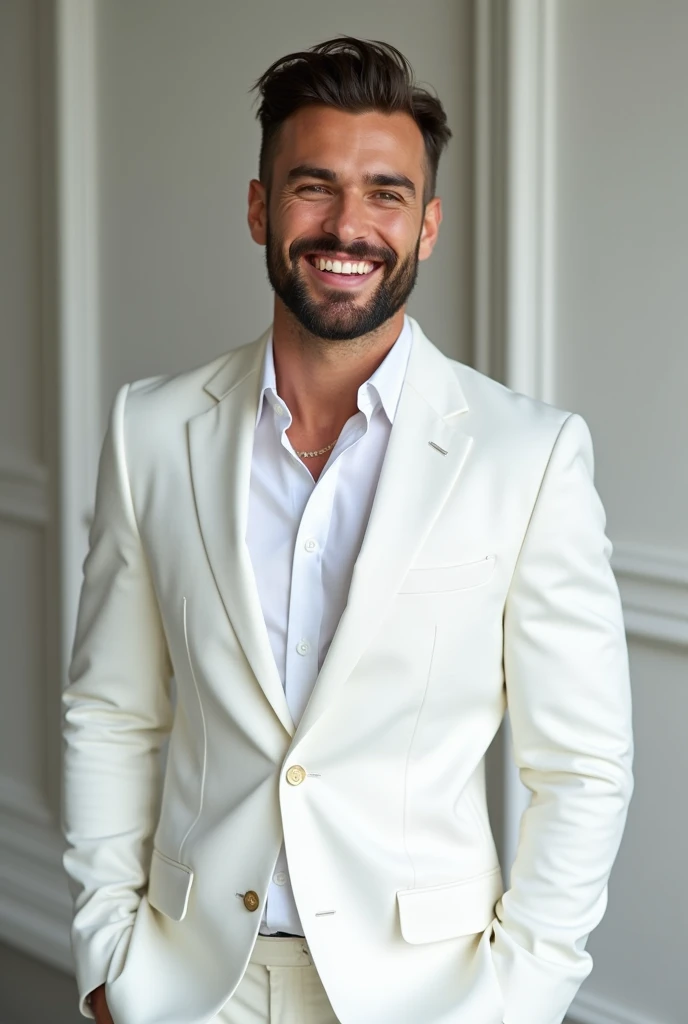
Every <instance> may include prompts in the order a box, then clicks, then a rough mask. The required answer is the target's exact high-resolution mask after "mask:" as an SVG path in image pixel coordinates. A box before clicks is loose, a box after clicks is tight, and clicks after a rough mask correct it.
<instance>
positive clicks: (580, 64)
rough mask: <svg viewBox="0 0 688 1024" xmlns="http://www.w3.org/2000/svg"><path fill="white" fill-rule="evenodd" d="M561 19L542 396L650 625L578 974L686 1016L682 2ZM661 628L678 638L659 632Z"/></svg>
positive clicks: (687, 155) (647, 1016)
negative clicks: (582, 442) (565, 418)
mask: <svg viewBox="0 0 688 1024" xmlns="http://www.w3.org/2000/svg"><path fill="white" fill-rule="evenodd" d="M557 20H558V27H557V44H556V45H557V59H556V62H555V66H556V68H557V73H556V74H557V82H556V94H557V106H556V110H557V126H556V133H557V139H558V145H557V150H556V167H557V170H556V230H555V237H556V246H555V253H554V255H555V266H556V270H555V282H556V290H555V298H554V309H555V318H554V330H555V339H556V351H555V367H556V373H555V381H556V398H557V400H558V401H560V402H561V404H563V405H564V406H565V407H568V408H573V409H577V410H578V411H580V412H582V413H583V415H585V416H586V418H587V420H588V422H589V424H590V426H591V429H592V431H593V437H594V438H595V441H596V461H597V473H598V480H599V487H600V491H601V493H602V496H603V499H604V501H605V504H606V507H607V512H608V521H609V533H610V536H611V538H612V540H613V541H614V543H615V545H616V555H617V566H618V568H619V569H620V573H619V578H620V583H621V586H622V589H623V591H624V594H625V596H626V599H627V604H629V605H631V606H633V605H635V609H634V608H633V607H631V608H629V612H630V614H629V615H628V616H627V621H628V624H629V626H630V627H631V629H633V626H634V625H635V626H637V627H638V628H637V629H633V632H634V633H637V632H639V631H641V632H644V633H645V634H646V635H644V636H638V635H633V636H632V637H631V644H630V649H631V670H632V678H633V694H634V721H635V729H636V747H637V755H636V791H635V796H634V800H633V803H632V805H631V810H630V814H629V820H628V827H627V831H626V836H625V840H624V843H623V846H622V849H621V852H620V855H619V860H618V863H617V868H616V870H615V872H614V876H613V879H612V885H611V887H610V902H609V909H608V912H607V916H606V917H605V919H604V921H603V923H602V925H601V926H600V928H599V929H598V930H597V931H596V932H595V933H594V934H593V936H592V937H591V940H590V944H589V949H590V951H591V953H592V955H593V958H594V960H595V961H596V971H595V973H594V975H593V976H591V978H590V980H589V983H587V986H584V988H586V987H588V988H589V990H590V991H591V992H593V993H598V994H599V995H600V996H601V997H603V998H604V999H606V1000H611V1001H612V1003H613V1004H614V1005H617V1006H620V1007H622V1008H624V1012H625V1013H627V1014H628V1017H627V1018H625V1017H624V1018H622V1019H628V1020H631V1019H632V1020H633V1021H635V1020H636V1019H637V1020H638V1021H647V1022H649V1021H653V1022H654V1021H660V1022H662V1024H670V1022H671V1024H679V1022H683V1021H685V1020H686V1017H687V1014H688V1011H687V1009H686V1002H687V1000H686V996H687V995H688V985H687V983H686V968H685V954H686V951H688V943H687V941H686V919H687V918H688V898H687V897H686V886H685V872H686V865H687V864H688V816H687V815H686V813H685V808H686V806H687V803H688V793H687V788H688V757H687V754H686V743H685V728H684V723H685V722H686V720H688V685H686V682H687V670H688V649H687V647H686V644H688V465H687V458H688V456H687V453H688V414H687V409H688V402H687V398H686V385H687V384H688V288H687V284H688V256H687V245H688V190H687V187H686V183H687V182H688V132H687V131H686V126H687V125H688V100H687V97H688V60H687V59H686V58H687V56H688V5H687V4H686V3H685V2H683V0H660V2H657V3H650V2H648V0H604V3H599V2H594V0H578V2H575V3H574V2H570V0H568V2H567V0H560V2H559V4H558V15H557ZM663 607H664V608H666V614H665V615H664V617H663V618H664V621H663V622H662V614H661V610H662V608H663ZM634 612H635V613H634ZM643 612H644V613H645V615H644V617H643ZM658 613H659V614H658ZM653 622H654V628H653ZM643 625H644V626H645V628H644V629H642V628H641V627H643ZM648 627H649V628H648ZM663 631H664V633H668V634H669V635H671V636H673V637H674V638H675V639H676V640H677V641H678V638H680V637H681V636H683V643H682V644H680V643H678V642H676V643H675V644H672V645H668V644H666V643H664V642H661V638H662V633H663ZM653 633H654V635H653ZM634 1014H636V1015H639V1016H637V1017H636V1016H633V1015H634Z"/></svg>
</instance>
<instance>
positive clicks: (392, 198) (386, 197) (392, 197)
mask: <svg viewBox="0 0 688 1024" xmlns="http://www.w3.org/2000/svg"><path fill="white" fill-rule="evenodd" d="M375 195H376V196H377V198H378V199H382V200H383V202H385V203H396V202H399V201H400V200H401V196H399V195H397V194H396V192H376V193H375Z"/></svg>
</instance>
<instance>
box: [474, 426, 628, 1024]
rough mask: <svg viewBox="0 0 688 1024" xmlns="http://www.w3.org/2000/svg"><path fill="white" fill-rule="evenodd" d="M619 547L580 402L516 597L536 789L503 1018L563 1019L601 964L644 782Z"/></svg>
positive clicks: (507, 933) (521, 864) (504, 924)
mask: <svg viewBox="0 0 688 1024" xmlns="http://www.w3.org/2000/svg"><path fill="white" fill-rule="evenodd" d="M610 554H611V544H610V542H609V540H608V539H607V537H606V535H605V514H604V510H603V508H602V504H601V502H600V499H599V497H598V494H597V492H596V490H595V487H594V484H593V449H592V441H591V438H590V433H589V431H588V428H587V426H586V424H585V422H584V420H583V419H582V418H581V417H580V416H578V415H575V414H574V415H572V416H570V417H569V418H568V419H567V420H566V422H565V423H564V425H563V427H562V429H561V431H560V433H559V436H558V438H557V441H556V443H555V445H554V448H553V450H552V453H551V456H550V459H549V463H548V465H547V469H546V471H545V474H544V477H543V480H542V483H541V487H540V491H539V495H538V498H537V501H536V504H535V507H534V510H533V513H532V516H531V519H530V523H529V526H528V529H527V532H526V535H525V539H524V542H523V545H522V548H521V552H520V555H519V558H518V561H517V564H516V568H515V572H514V576H513V580H512V584H511V587H510V591H509V595H508V598H507V603H506V609H505V618H504V670H505V678H506V687H507V700H508V708H509V718H510V722H511V730H512V735H513V750H514V758H515V761H516V764H517V766H518V770H519V775H520V778H521V781H522V782H523V784H524V785H525V786H526V787H527V788H528V789H529V790H530V792H531V799H530V804H529V806H528V807H527V808H526V810H525V812H524V814H523V817H522V819H521V823H520V829H519V839H518V845H517V852H516V857H515V860H514V863H513V866H512V869H511V875H510V879H509V885H508V886H507V889H506V891H505V893H504V894H503V896H502V898H501V899H500V900H499V902H498V903H497V906H496V909H495V914H496V920H495V921H494V937H493V947H492V948H493V957H494V962H495V966H496V969H497V974H498V976H499V980H500V983H501V986H502V990H503V995H504V999H505V1007H506V1009H505V1017H504V1021H505V1024H560V1022H561V1021H562V1019H563V1017H564V1015H565V1013H566V1011H567V1009H568V1007H569V1005H570V1003H571V1001H572V1000H573V997H574V996H575V994H576V991H577V990H578V988H579V986H580V984H581V982H582V981H583V980H584V979H585V978H586V977H587V976H588V974H589V973H590V971H591V970H592V958H591V956H590V954H589V953H586V952H585V945H586V942H587V939H588V936H589V934H590V932H591V931H592V930H593V929H594V928H595V927H596V926H597V925H598V924H599V922H600V920H601V919H602V916H603V914H604V912H605V909H606V904H607V882H608V878H609V874H610V872H611V869H612V865H613V863H614V860H615V858H616V855H617V852H618V849H619V845H620V842H621V836H622V833H623V830H624V826H625V821H626V815H627V811H628V805H629V801H630V798H631V795H632V792H633V776H632V768H631V766H632V758H633V736H632V723H631V691H630V682H629V674H628V656H627V649H626V640H625V633H624V624H623V616H622V611H621V602H620V599H619V593H618V589H617V586H616V582H615V579H614V576H613V574H612V571H611V568H610V564H609V557H610Z"/></svg>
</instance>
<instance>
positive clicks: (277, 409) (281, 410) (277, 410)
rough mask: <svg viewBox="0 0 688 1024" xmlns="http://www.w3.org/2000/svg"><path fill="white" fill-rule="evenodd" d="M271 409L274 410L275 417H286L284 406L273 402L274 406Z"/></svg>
mask: <svg viewBox="0 0 688 1024" xmlns="http://www.w3.org/2000/svg"><path fill="white" fill-rule="evenodd" d="M272 408H273V409H274V410H275V415H276V416H286V415H287V410H286V409H285V408H284V406H283V405H279V404H278V403H277V402H275V404H274V405H273V407H272Z"/></svg>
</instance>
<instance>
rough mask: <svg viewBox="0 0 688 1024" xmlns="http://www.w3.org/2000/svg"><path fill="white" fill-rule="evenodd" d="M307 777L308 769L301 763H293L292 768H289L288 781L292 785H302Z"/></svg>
mask: <svg viewBox="0 0 688 1024" xmlns="http://www.w3.org/2000/svg"><path fill="white" fill-rule="evenodd" d="M305 778H306V769H305V768H302V767H301V765H300V764H293V765H292V766H291V768H287V782H288V783H289V785H290V786H300V785H301V783H302V782H303V780H304V779H305Z"/></svg>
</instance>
